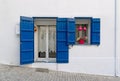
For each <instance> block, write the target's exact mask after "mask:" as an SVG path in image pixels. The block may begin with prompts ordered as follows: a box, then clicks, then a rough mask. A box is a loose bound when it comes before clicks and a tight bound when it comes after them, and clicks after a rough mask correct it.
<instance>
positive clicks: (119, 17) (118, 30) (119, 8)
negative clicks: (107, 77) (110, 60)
mask: <svg viewBox="0 0 120 81" xmlns="http://www.w3.org/2000/svg"><path fill="white" fill-rule="evenodd" d="M116 5H117V8H116V12H117V13H116V20H117V22H116V26H117V27H116V38H117V40H116V47H117V48H116V53H117V54H116V56H117V60H116V62H117V64H116V65H117V66H116V70H117V75H119V76H120V0H117V4H116Z"/></svg>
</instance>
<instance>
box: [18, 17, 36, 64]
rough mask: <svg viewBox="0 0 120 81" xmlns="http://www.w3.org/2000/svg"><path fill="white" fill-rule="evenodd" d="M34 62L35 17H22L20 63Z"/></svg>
mask: <svg viewBox="0 0 120 81" xmlns="http://www.w3.org/2000/svg"><path fill="white" fill-rule="evenodd" d="M33 62H34V23H33V18H29V17H23V16H21V17H20V64H29V63H33Z"/></svg>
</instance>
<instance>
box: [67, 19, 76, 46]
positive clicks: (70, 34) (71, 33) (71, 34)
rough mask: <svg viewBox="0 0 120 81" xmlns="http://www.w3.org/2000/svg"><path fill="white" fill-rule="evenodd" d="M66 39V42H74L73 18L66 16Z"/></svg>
mask: <svg viewBox="0 0 120 81" xmlns="http://www.w3.org/2000/svg"><path fill="white" fill-rule="evenodd" d="M67 34H68V35H67V40H68V44H75V19H74V18H68V22H67Z"/></svg>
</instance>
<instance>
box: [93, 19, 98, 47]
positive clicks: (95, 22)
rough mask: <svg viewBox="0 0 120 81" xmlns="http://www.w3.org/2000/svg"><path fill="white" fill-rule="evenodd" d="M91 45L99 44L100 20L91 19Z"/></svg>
mask: <svg viewBox="0 0 120 81" xmlns="http://www.w3.org/2000/svg"><path fill="white" fill-rule="evenodd" d="M91 25H92V26H91V44H92V45H99V44H100V18H93V19H92V23H91Z"/></svg>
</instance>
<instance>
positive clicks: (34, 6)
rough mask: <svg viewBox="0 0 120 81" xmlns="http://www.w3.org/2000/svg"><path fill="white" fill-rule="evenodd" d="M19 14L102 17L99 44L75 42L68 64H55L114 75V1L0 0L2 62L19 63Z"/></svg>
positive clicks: (66, 67)
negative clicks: (17, 29) (89, 44)
mask: <svg viewBox="0 0 120 81" xmlns="http://www.w3.org/2000/svg"><path fill="white" fill-rule="evenodd" d="M20 16H31V17H32V16H43V17H44V16H48V17H50V16H56V17H75V16H76V17H79V16H83V17H84V16H90V17H91V16H92V17H98V18H101V44H100V46H79V45H75V46H73V48H71V49H70V50H69V51H70V53H69V58H70V60H69V61H70V62H69V64H58V65H57V66H58V67H57V66H56V64H55V67H56V68H57V70H60V71H69V72H81V73H89V74H100V75H114V52H115V50H114V0H90V1H88V0H0V22H1V23H0V63H4V64H13V65H19V59H20V57H19V55H20V54H19V51H20V50H19V47H20V46H19V44H20V42H19V36H18V35H16V34H15V26H16V24H18V23H19V19H20ZM33 66H36V67H37V66H39V67H41V64H40V65H39V64H37V65H34V64H33ZM56 68H54V69H56ZM119 73H120V72H119Z"/></svg>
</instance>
